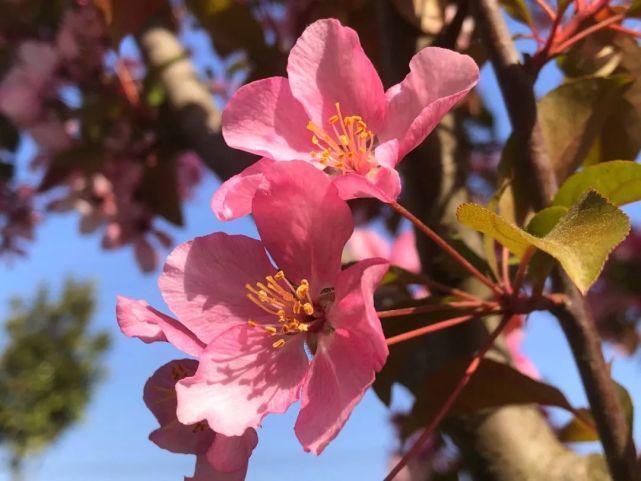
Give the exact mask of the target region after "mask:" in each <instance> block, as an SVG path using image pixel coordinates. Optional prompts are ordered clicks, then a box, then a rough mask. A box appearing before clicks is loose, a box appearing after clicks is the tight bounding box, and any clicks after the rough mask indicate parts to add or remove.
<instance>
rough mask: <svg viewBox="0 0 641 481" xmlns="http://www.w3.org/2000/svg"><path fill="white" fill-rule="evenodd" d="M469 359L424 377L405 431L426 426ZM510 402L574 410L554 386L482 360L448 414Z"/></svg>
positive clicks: (457, 413)
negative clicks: (421, 388)
mask: <svg viewBox="0 0 641 481" xmlns="http://www.w3.org/2000/svg"><path fill="white" fill-rule="evenodd" d="M469 362H470V359H469V358H465V359H458V360H456V361H454V362H452V363H450V364H448V365H447V366H445V367H444V368H443V369H440V370H439V371H438V372H436V373H434V374H432V375H430V376H428V377H427V378H425V379H424V382H423V390H422V392H420V393H419V394H418V395H417V397H416V402H415V403H414V406H413V408H412V413H411V415H410V416H409V419H408V423H407V426H406V434H411V432H412V431H414V430H416V429H418V428H420V427H423V426H425V425H427V423H429V422H430V421H431V420H432V419H433V418H434V417H435V416H436V414H437V413H438V411H439V410H440V409H441V407H442V406H443V403H444V402H445V400H446V399H447V397H448V396H449V394H450V393H451V392H452V390H453V389H454V388H455V386H456V384H457V383H458V381H459V380H460V379H461V377H462V376H463V374H464V372H465V370H466V368H467V366H468V365H469ZM514 404H541V405H545V406H556V407H560V408H562V409H565V410H567V411H570V412H576V410H575V409H574V408H573V407H572V405H571V404H570V402H569V401H568V400H567V398H566V397H565V395H564V394H563V393H562V392H561V391H560V390H559V389H557V388H556V387H554V386H551V385H549V384H546V383H543V382H541V381H537V380H535V379H532V378H530V377H528V376H526V375H524V374H522V373H520V372H519V371H517V370H516V369H514V368H513V367H510V366H508V365H507V364H503V363H501V362H497V361H494V360H491V359H483V361H482V362H481V364H480V365H479V367H478V369H477V371H476V373H475V374H474V376H472V378H471V379H470V380H469V382H468V384H467V386H466V387H465V388H464V389H463V391H461V394H460V395H459V397H458V398H457V400H456V401H455V402H454V404H453V405H452V408H451V409H450V412H449V415H461V414H469V413H473V412H476V411H479V410H482V409H490V408H497V407H500V406H506V405H514Z"/></svg>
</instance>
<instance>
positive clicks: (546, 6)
mask: <svg viewBox="0 0 641 481" xmlns="http://www.w3.org/2000/svg"><path fill="white" fill-rule="evenodd" d="M536 3H537V5H538V6H539V7H541V10H543V11H544V12H545V13H546V14H547V16H548V17H550V20H554V18H555V17H556V12H555V11H554V9H553V8H552V7H551V6H550V5H549V4H548V3H547V2H546V1H545V0H536Z"/></svg>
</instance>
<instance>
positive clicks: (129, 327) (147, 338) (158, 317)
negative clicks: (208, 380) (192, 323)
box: [116, 296, 205, 357]
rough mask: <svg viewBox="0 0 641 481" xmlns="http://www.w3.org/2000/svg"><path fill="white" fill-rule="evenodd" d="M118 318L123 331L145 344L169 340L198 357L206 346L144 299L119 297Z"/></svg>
mask: <svg viewBox="0 0 641 481" xmlns="http://www.w3.org/2000/svg"><path fill="white" fill-rule="evenodd" d="M116 317H117V319H118V325H119V326H120V330H121V331H122V332H123V334H125V336H129V337H137V338H138V339H140V340H141V341H143V342H146V343H151V342H156V341H165V342H169V343H170V344H172V345H174V346H175V347H176V348H178V349H180V350H181V351H183V352H184V353H186V354H189V355H191V356H195V357H198V355H200V353H201V352H202V350H203V349H204V348H205V344H204V343H203V342H202V341H201V340H200V339H198V337H197V336H196V335H195V334H194V333H193V332H191V331H190V330H189V329H187V328H186V327H185V326H183V325H182V324H181V323H180V322H178V321H177V320H176V319H174V318H172V317H169V316H166V315H165V314H163V313H162V312H159V311H157V310H156V309H154V308H153V307H151V306H150V305H149V304H147V303H146V302H145V301H143V300H135V299H129V298H127V297H123V296H118V297H117V303H116Z"/></svg>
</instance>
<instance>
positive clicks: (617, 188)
mask: <svg viewBox="0 0 641 481" xmlns="http://www.w3.org/2000/svg"><path fill="white" fill-rule="evenodd" d="M589 190H596V191H598V192H599V193H600V194H603V195H604V196H605V197H607V199H608V200H609V201H610V202H612V203H613V204H614V205H623V204H628V203H630V202H636V201H638V200H641V165H640V164H637V163H636V162H633V161H630V160H613V161H610V162H604V163H602V164H597V165H593V166H590V167H586V168H585V169H583V170H582V171H581V172H577V173H576V174H574V175H573V176H571V177H570V178H569V179H568V180H566V181H565V182H564V183H563V185H562V186H561V188H560V189H559V191H558V192H557V193H556V196H555V197H554V200H553V201H552V204H553V205H556V206H567V207H569V206H571V205H572V204H574V203H575V202H576V201H577V200H578V199H579V198H580V197H581V196H582V195H583V194H585V193H586V192H587V191H589Z"/></svg>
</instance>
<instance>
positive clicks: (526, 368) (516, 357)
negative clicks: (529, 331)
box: [505, 315, 541, 379]
mask: <svg viewBox="0 0 641 481" xmlns="http://www.w3.org/2000/svg"><path fill="white" fill-rule="evenodd" d="M524 338H525V316H523V315H515V316H513V317H512V320H511V321H510V324H509V325H508V327H507V329H506V330H505V345H506V347H507V350H508V351H509V353H510V356H511V357H512V361H513V362H514V366H515V367H516V368H517V369H518V370H519V371H521V372H522V373H523V374H525V375H526V376H530V377H531V378H534V379H541V374H540V373H539V370H538V369H537V368H536V366H535V365H534V363H533V362H532V360H531V359H530V358H529V357H527V356H526V355H525V354H523V351H522V350H521V345H522V344H523V339H524Z"/></svg>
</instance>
